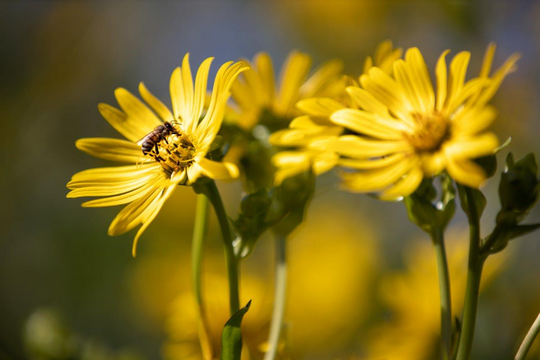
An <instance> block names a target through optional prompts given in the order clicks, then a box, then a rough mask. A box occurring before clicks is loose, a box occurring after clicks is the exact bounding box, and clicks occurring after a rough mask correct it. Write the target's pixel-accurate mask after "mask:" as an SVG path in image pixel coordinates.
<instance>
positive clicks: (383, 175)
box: [341, 158, 416, 192]
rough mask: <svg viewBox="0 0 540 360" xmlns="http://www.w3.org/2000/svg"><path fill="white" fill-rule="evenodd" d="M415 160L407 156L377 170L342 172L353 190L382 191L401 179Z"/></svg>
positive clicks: (348, 186) (347, 184) (345, 181)
mask: <svg viewBox="0 0 540 360" xmlns="http://www.w3.org/2000/svg"><path fill="white" fill-rule="evenodd" d="M415 162H416V159H412V158H407V159H405V160H403V161H399V162H396V163H394V164H391V165H388V166H386V167H383V168H380V169H376V170H369V171H362V172H355V173H342V174H341V178H342V179H343V182H344V185H345V186H346V187H347V188H349V189H350V190H352V191H358V192H372V191H380V190H383V189H385V188H387V187H388V186H390V185H392V184H393V183H395V182H396V181H397V180H399V179H400V178H401V177H402V176H403V175H405V174H406V173H407V172H408V171H409V170H410V169H411V167H412V166H413V165H414V164H415Z"/></svg>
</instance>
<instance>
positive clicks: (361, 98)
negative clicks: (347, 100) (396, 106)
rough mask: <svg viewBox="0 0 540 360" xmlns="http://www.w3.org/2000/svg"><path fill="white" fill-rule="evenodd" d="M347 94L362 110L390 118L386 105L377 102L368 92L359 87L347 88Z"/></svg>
mask: <svg viewBox="0 0 540 360" xmlns="http://www.w3.org/2000/svg"><path fill="white" fill-rule="evenodd" d="M347 92H348V93H349V95H350V96H351V98H352V99H353V101H355V102H356V104H357V105H358V106H359V107H360V108H362V109H364V110H366V111H368V112H372V113H376V114H379V115H381V116H383V117H390V114H389V113H388V108H387V107H386V105H384V104H383V103H382V102H380V101H379V100H377V98H375V97H374V96H373V95H372V94H371V93H369V92H368V91H366V90H364V89H362V88H360V87H357V86H349V87H347Z"/></svg>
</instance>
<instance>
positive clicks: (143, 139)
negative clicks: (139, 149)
mask: <svg viewBox="0 0 540 360" xmlns="http://www.w3.org/2000/svg"><path fill="white" fill-rule="evenodd" d="M150 135H151V134H147V135H144V137H143V138H142V139H141V140H139V141H137V145H139V146H142V144H143V143H144V142H145V141H146V139H148V137H149V136H150Z"/></svg>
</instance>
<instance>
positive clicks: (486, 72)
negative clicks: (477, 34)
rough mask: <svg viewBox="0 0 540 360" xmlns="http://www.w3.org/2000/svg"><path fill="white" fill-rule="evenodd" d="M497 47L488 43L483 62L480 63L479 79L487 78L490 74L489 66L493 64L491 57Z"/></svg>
mask: <svg viewBox="0 0 540 360" xmlns="http://www.w3.org/2000/svg"><path fill="white" fill-rule="evenodd" d="M496 48H497V46H496V45H495V43H490V44H489V45H488V48H487V50H486V53H485V55H484V61H483V62H482V69H481V70H480V77H488V76H489V73H490V72H491V64H493V57H494V56H495V49H496Z"/></svg>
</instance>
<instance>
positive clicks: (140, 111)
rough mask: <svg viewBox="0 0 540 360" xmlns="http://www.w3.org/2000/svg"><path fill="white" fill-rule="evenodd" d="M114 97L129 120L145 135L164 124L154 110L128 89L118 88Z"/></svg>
mask: <svg viewBox="0 0 540 360" xmlns="http://www.w3.org/2000/svg"><path fill="white" fill-rule="evenodd" d="M114 95H115V96H116V101H118V104H119V105H120V107H121V108H122V110H124V113H125V114H126V115H127V117H128V120H129V121H132V122H133V125H134V126H138V127H139V128H140V129H141V131H142V132H143V133H144V134H148V133H149V132H151V131H152V130H154V128H155V127H156V126H159V125H161V124H162V122H161V121H160V120H159V119H158V117H157V116H156V114H154V113H153V112H152V110H150V109H149V108H148V107H146V105H144V103H143V102H142V101H141V100H139V99H137V97H136V96H135V95H133V94H132V93H130V92H129V91H127V90H126V89H124V88H118V89H116V90H115V91H114Z"/></svg>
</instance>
